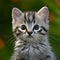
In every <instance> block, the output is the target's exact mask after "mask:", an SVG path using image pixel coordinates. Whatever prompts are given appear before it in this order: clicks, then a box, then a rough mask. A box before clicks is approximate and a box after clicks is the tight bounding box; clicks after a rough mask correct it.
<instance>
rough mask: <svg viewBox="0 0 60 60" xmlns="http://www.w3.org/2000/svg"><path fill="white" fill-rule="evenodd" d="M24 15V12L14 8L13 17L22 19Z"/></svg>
mask: <svg viewBox="0 0 60 60" xmlns="http://www.w3.org/2000/svg"><path fill="white" fill-rule="evenodd" d="M21 15H22V12H21V11H20V10H19V9H18V8H13V10H12V17H15V18H17V17H20V16H21Z"/></svg>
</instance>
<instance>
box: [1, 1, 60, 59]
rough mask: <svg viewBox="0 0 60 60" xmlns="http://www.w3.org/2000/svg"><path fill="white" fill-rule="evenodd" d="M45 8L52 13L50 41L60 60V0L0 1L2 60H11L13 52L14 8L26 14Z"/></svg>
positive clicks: (50, 16)
mask: <svg viewBox="0 0 60 60" xmlns="http://www.w3.org/2000/svg"><path fill="white" fill-rule="evenodd" d="M43 6H47V7H48V8H49V11H50V15H49V20H50V29H49V41H50V43H51V45H52V50H53V51H54V53H55V54H56V58H57V60H60V0H0V60H9V59H10V57H11V54H12V52H13V47H14V41H15V38H14V36H13V32H12V23H11V22H12V16H11V13H12V8H13V7H17V8H19V9H20V10H22V11H23V12H25V11H38V10H39V9H40V8H41V7H43Z"/></svg>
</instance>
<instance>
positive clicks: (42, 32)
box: [12, 6, 49, 42]
mask: <svg viewBox="0 0 60 60" xmlns="http://www.w3.org/2000/svg"><path fill="white" fill-rule="evenodd" d="M48 16H49V11H48V8H47V7H46V6H45V7H43V8H41V9H40V10H39V11H38V12H32V11H30V12H24V13H23V12H22V11H20V10H19V9H18V8H13V9H12V19H13V20H12V28H13V33H14V35H15V37H16V38H18V39H20V40H22V41H28V42H30V41H33V42H36V41H37V40H43V39H45V37H46V36H47V32H48V29H49V20H48Z"/></svg>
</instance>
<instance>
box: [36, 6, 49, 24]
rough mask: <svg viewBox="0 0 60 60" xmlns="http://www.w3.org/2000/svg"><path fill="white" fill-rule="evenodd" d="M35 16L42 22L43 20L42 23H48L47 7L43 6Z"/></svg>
mask: <svg viewBox="0 0 60 60" xmlns="http://www.w3.org/2000/svg"><path fill="white" fill-rule="evenodd" d="M37 14H38V15H39V16H40V17H41V19H42V20H44V22H46V23H48V22H49V21H48V16H49V10H48V7H46V6H44V7H42V8H41V9H40V10H39V11H38V12H37Z"/></svg>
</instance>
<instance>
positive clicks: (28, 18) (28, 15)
mask: <svg viewBox="0 0 60 60" xmlns="http://www.w3.org/2000/svg"><path fill="white" fill-rule="evenodd" d="M24 18H25V20H24V22H25V23H26V22H27V23H31V22H34V23H35V12H25V13H24Z"/></svg>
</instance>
